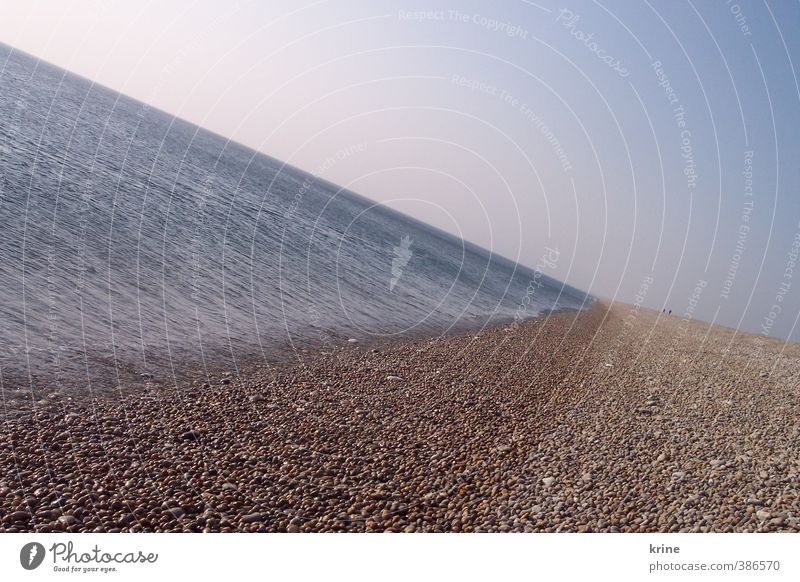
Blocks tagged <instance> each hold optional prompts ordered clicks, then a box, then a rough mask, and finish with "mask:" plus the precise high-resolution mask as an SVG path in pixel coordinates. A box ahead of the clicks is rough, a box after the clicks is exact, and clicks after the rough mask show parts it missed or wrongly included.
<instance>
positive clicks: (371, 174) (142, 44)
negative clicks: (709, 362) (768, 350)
mask: <svg viewBox="0 0 800 582" xmlns="http://www.w3.org/2000/svg"><path fill="white" fill-rule="evenodd" d="M798 29H800V3H797V2H792V3H790V2H782V3H776V4H774V5H768V4H767V3H766V2H748V1H738V2H733V1H727V0H720V1H714V2H712V1H708V0H707V1H686V2H682V1H681V2H672V1H670V2H665V1H655V0H651V1H650V2H647V1H645V2H642V3H630V2H593V1H590V0H574V1H573V0H570V1H569V2H566V3H558V4H556V3H552V2H547V1H542V2H536V3H534V2H528V1H525V0H514V1H508V2H504V3H502V4H500V3H496V2H464V1H461V2H455V1H450V2H447V1H440V0H432V1H427V2H416V3H412V2H398V1H386V0H373V1H366V0H364V1H349V0H342V1H337V2H325V1H317V2H303V1H299V2H298V1H292V2H289V1H270V2H255V1H245V0H240V1H238V2H212V1H206V0H200V1H195V2H189V1H175V2H168V3H164V2H155V1H143V2H135V3H134V2H121V1H110V2H108V1H100V0H73V1H66V2H65V1H59V0H39V1H22V0H19V1H17V0H4V1H3V2H0V42H3V43H5V44H8V45H10V46H12V47H15V48H18V49H20V50H23V51H25V52H28V53H31V54H33V55H35V56H37V57H39V58H42V59H44V60H46V61H49V62H51V63H54V64H56V65H59V66H61V67H64V68H66V69H68V70H70V71H73V72H75V73H78V74H80V75H83V76H85V77H87V78H89V79H92V80H94V81H96V82H98V83H101V84H103V85H106V86H108V87H110V88H112V89H115V90H117V91H120V92H122V93H124V94H127V95H130V96H132V97H135V98H137V99H140V100H142V101H144V102H146V103H149V104H151V105H153V106H156V107H159V108H161V109H164V110H165V111H167V112H169V113H171V114H174V115H177V116H179V117H182V118H184V119H187V120H189V121H191V122H193V123H196V124H198V125H201V126H203V127H205V128H208V129H210V130H212V131H215V132H217V133H220V134H222V135H224V136H227V137H229V138H231V139H233V140H235V141H238V142H241V143H243V144H245V145H248V146H250V147H253V148H255V149H258V150H260V151H262V152H264V153H266V154H269V155H271V156H273V157H275V158H278V159H280V160H283V161H286V162H288V163H290V164H293V165H295V166H297V167H299V168H302V169H304V170H307V171H310V172H313V173H316V174H318V175H320V176H321V177H324V178H326V179H328V180H330V181H332V182H335V183H338V184H341V185H343V186H346V187H348V188H350V189H351V190H354V191H356V192H358V193H360V194H362V195H364V196H367V197H369V198H372V199H375V200H378V201H381V202H384V203H385V204H387V205H389V206H391V207H393V208H396V209H398V210H401V211H403V212H407V213H409V214H411V215H413V216H415V217H417V218H419V219H421V220H424V221H426V222H429V223H431V224H434V225H436V226H438V227H440V228H442V229H444V230H447V231H449V232H452V233H454V234H457V235H460V236H462V237H464V238H465V239H467V240H470V241H473V242H475V243H477V244H480V245H482V246H484V247H487V248H490V249H492V250H494V251H496V252H498V253H500V254H502V255H505V256H507V257H509V258H512V259H516V260H519V261H520V262H522V263H524V264H526V265H529V266H532V267H536V266H537V264H538V263H539V257H541V256H542V254H543V253H545V252H546V250H545V249H546V248H548V247H549V248H556V249H558V251H559V260H558V262H557V264H556V266H555V268H554V269H552V268H549V267H548V268H544V269H543V270H544V272H546V273H547V274H549V275H552V276H554V277H556V278H557V279H560V280H565V281H566V282H568V283H570V284H572V285H574V286H576V287H579V288H582V289H586V290H589V291H590V292H591V293H593V294H595V295H598V296H603V297H613V298H616V299H618V300H621V301H625V302H628V303H634V302H636V301H637V295H639V296H640V297H641V301H642V303H643V305H645V306H647V307H651V308H655V309H661V308H663V307H665V308H667V309H672V310H673V313H677V314H682V313H685V312H688V311H689V310H690V308H691V307H692V305H693V304H694V303H695V299H696V303H697V306H696V309H695V310H694V312H693V315H694V316H695V317H696V318H699V319H704V320H706V321H716V322H718V323H721V324H724V325H729V326H732V327H742V328H744V329H747V330H751V331H765V332H768V333H770V334H771V335H776V336H778V337H789V336H791V337H792V338H794V339H800V329H798V328H800V326H798V325H797V322H798V316H799V315H800V263H799V264H798V266H797V267H794V266H793V257H794V256H795V254H796V253H795V251H798V250H800V193H799V192H798V187H799V186H800V164H798V163H797V160H798V158H800V137H798V131H797V125H798V123H799V122H800V120H799V118H800V115H798V112H800V86H799V85H798V78H797V77H798V75H797V71H796V69H795V65H796V64H798V63H800V39H798V37H797V35H796V31H797V30H798ZM798 260H800V258H798ZM698 285H699V287H698ZM698 289H699V293H698V292H697V291H696V290H698ZM642 292H643V293H642ZM642 295H643V296H642ZM693 297H694V299H693ZM771 314H772V315H771Z"/></svg>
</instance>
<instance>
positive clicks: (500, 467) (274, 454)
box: [0, 303, 800, 532]
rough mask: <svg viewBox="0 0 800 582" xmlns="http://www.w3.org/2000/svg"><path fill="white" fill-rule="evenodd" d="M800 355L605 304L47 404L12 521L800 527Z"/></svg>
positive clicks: (0, 453) (6, 500) (15, 432)
mask: <svg viewBox="0 0 800 582" xmlns="http://www.w3.org/2000/svg"><path fill="white" fill-rule="evenodd" d="M799 363H800V350H799V349H798V347H797V346H796V345H795V344H789V345H787V346H784V345H783V344H782V343H781V342H778V341H776V340H772V339H768V338H762V337H760V336H756V335H750V334H735V335H734V332H733V331H732V330H727V329H724V328H717V327H711V326H709V325H708V324H703V323H700V322H686V321H683V320H681V319H680V318H679V317H670V316H666V315H664V314H661V313H655V312H651V311H647V310H644V309H636V310H633V308H632V307H631V306H626V305H619V304H618V305H614V306H612V307H609V306H607V305H605V304H602V303H597V304H595V305H594V306H593V307H592V309H591V310H589V311H588V312H583V313H574V312H563V313H559V314H556V315H552V316H550V317H548V318H542V319H539V320H532V321H528V322H525V323H522V324H520V325H504V326H499V327H496V328H493V329H485V330H482V331H481V333H480V334H479V335H475V333H474V332H472V333H471V334H462V335H455V336H451V337H446V338H438V339H431V340H428V339H425V340H415V341H406V342H399V343H395V344H390V345H388V346H381V349H380V351H376V350H370V349H364V348H362V347H361V346H360V345H357V344H356V342H342V345H341V346H339V347H338V348H336V349H333V348H331V347H329V348H328V355H320V354H318V355H316V356H315V357H314V358H313V359H311V360H309V361H307V362H305V363H304V365H299V366H297V367H295V368H292V369H282V370H280V371H275V370H274V369H268V368H266V367H265V368H262V369H259V370H255V371H253V372H252V373H250V372H248V373H247V374H241V375H238V376H235V377H230V378H228V377H225V378H223V376H224V375H221V376H219V377H212V378H203V379H202V380H200V381H198V382H197V383H196V384H195V385H186V386H181V387H179V389H173V390H172V391H168V390H162V391H158V392H152V393H148V394H145V395H131V396H128V397H125V398H123V399H121V400H119V401H117V402H110V401H100V400H98V401H95V402H93V403H91V405H90V406H86V407H80V406H77V405H75V404H74V403H71V404H70V403H69V402H70V401H65V402H66V403H65V404H63V405H62V406H61V407H54V406H53V405H52V403H49V404H47V405H42V407H41V408H34V410H33V411H32V412H30V413H26V414H24V415H22V416H14V417H8V418H6V421H5V423H4V428H3V429H0V531H5V532H31V531H36V532H58V531H70V532H101V531H123V532H152V531H155V532H160V531H187V532H189V531H195V532H201V531H247V532H275V531H278V532H317V531H326V532H327V531H395V532H430V531H456V532H458V531H469V532H474V531H491V532H505V531H511V532H513V531H520V532H533V531H540V532H555V531H570V532H578V531H580V532H589V531H614V532H616V531H620V532H677V531H681V532H712V531H713V532H726V531H800V495H798V477H799V476H800V427H799V426H798V414H797V410H798V409H797V405H798V401H799V397H800V395H799V394H798V386H799V385H800V382H798V380H800V378H799V377H798V376H800V366H798V364H799ZM764 370H769V373H768V374H767V375H766V376H762V372H763V371H764ZM394 378H398V379H402V381H400V380H395V379H394ZM223 379H226V380H228V381H229V383H228V384H223V383H222V382H221V380H223ZM389 379H391V381H389V382H387V380H389ZM643 411H647V412H643Z"/></svg>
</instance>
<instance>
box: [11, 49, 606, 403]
mask: <svg viewBox="0 0 800 582" xmlns="http://www.w3.org/2000/svg"><path fill="white" fill-rule="evenodd" d="M0 233H1V234H0V326H2V327H1V328H0V329H1V330H2V331H1V333H0V387H2V391H3V393H4V396H5V395H7V394H8V393H10V392H13V391H19V390H25V391H27V392H29V393H31V394H32V395H34V397H38V395H39V394H47V393H48V392H50V391H52V390H56V391H63V390H69V391H71V392H72V393H75V394H88V395H92V396H94V395H102V394H120V393H122V394H124V393H126V391H127V390H132V389H135V388H136V387H140V386H141V385H142V384H146V383H147V382H155V381H161V382H166V383H180V382H182V381H183V380H184V379H185V378H187V377H189V376H196V375H197V374H209V373H212V371H220V370H228V371H230V370H234V371H236V370H238V369H239V367H240V365H241V364H242V363H243V362H253V361H255V362H263V363H264V364H265V365H271V364H272V363H275V362H278V361H285V360H286V359H287V358H288V359H289V360H291V359H292V358H299V357H301V354H305V353H306V352H304V351H303V350H307V349H308V348H309V347H310V348H312V349H314V350H323V351H325V350H327V351H328V352H330V351H334V350H337V349H342V347H346V346H347V345H348V343H350V344H351V346H352V344H353V343H354V342H349V340H351V339H352V340H357V341H358V342H359V344H366V345H368V344H370V343H371V342H383V341H391V340H394V339H397V338H403V337H419V336H433V337H438V336H440V335H442V334H446V333H450V332H452V331H454V330H461V329H479V328H481V327H483V326H486V325H492V324H494V323H501V322H504V321H511V320H513V319H514V318H515V317H516V318H520V317H523V318H528V317H534V316H537V315H540V314H542V313H545V312H548V311H550V310H554V309H582V308H585V307H586V306H587V305H588V304H589V303H590V302H591V301H592V298H591V297H589V296H587V295H586V294H585V293H582V292H580V291H578V290H577V289H574V288H572V287H569V286H567V285H565V284H563V283H560V282H558V281H556V280H554V279H551V278H549V277H546V276H545V275H542V274H540V273H538V272H534V271H533V270H532V269H529V268H527V267H524V266H521V265H519V264H517V263H515V262H513V261H510V260H508V259H506V258H504V257H502V256H500V255H498V254H496V253H492V252H490V251H488V250H486V249H483V248H481V247H478V246H476V245H474V244H471V243H468V242H465V241H463V240H461V239H459V238H457V237H455V236H452V235H450V234H448V233H445V232H443V231H441V230H438V229H436V228H434V227H432V226H429V225H427V224H424V223H423V222H420V221H418V220H416V219H414V218H412V217H410V216H407V215H404V214H401V213H399V212H397V211H395V210H393V209H390V208H388V207H386V206H384V205H381V204H379V203H376V202H374V201H372V200H370V199H368V198H365V197H363V196H360V195H358V194H356V193H354V192H351V191H348V190H346V189H343V188H340V187H339V186H337V185H335V184H333V183H331V182H328V181H326V180H324V179H322V178H321V177H318V176H314V175H312V174H309V173H306V172H304V171H301V170H299V169H297V168H295V167H292V166H290V165H288V164H285V163H283V162H281V161H280V160H277V159H274V158H271V157H269V156H268V155H265V154H263V153H259V152H256V151H254V150H252V149H250V148H248V147H245V146H243V145H240V144H238V143H236V142H234V141H231V140H229V139H226V138H225V137H222V136H220V135H217V134H215V133H212V132H210V131H207V130H205V129H203V128H201V127H198V126H196V125H193V124H191V123H188V122H186V121H183V120H181V119H179V118H176V117H174V116H172V115H169V114H167V113H165V112H163V111H160V110H158V109H156V108H154V107H150V106H148V105H146V104H144V103H142V102H139V101H137V100H134V99H131V98H128V97H126V96H124V95H122V94H120V93H117V92H115V91H112V90H110V89H108V88H105V87H102V86H99V85H97V84H93V83H92V82H91V81H89V80H87V79H85V78H82V77H79V76H76V75H74V74H71V73H69V72H67V71H65V70H63V69H61V68H58V67H55V66H53V65H51V64H48V63H45V62H43V61H40V60H37V59H36V58H34V57H32V56H30V55H27V54H25V53H23V52H20V51H17V50H13V49H11V48H10V47H8V46H5V45H2V44H0ZM531 259H534V258H533V257H532V258H531ZM534 283H535V284H534Z"/></svg>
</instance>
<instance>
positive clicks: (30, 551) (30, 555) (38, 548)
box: [19, 542, 45, 570]
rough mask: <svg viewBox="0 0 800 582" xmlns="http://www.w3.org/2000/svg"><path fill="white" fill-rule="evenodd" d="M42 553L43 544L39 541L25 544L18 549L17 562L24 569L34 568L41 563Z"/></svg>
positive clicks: (43, 552) (42, 559)
mask: <svg viewBox="0 0 800 582" xmlns="http://www.w3.org/2000/svg"><path fill="white" fill-rule="evenodd" d="M44 554H45V551H44V546H43V545H42V544H40V543H39V542H31V543H29V544H25V545H24V546H22V549H21V550H20V551H19V563H20V564H22V567H23V568H25V569H26V570H35V569H36V568H38V567H39V566H41V565H42V562H43V561H44Z"/></svg>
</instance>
